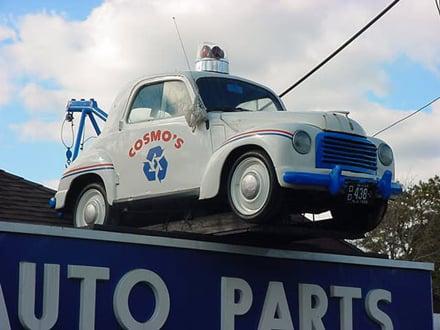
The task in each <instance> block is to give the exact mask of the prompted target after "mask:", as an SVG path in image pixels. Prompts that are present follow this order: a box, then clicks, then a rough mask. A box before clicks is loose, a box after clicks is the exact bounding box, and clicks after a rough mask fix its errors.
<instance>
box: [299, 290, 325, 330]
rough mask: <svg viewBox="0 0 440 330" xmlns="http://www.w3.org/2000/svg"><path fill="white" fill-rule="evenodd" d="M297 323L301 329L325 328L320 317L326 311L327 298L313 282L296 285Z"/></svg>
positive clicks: (315, 329)
mask: <svg viewBox="0 0 440 330" xmlns="http://www.w3.org/2000/svg"><path fill="white" fill-rule="evenodd" d="M298 302H299V325H300V329H301V330H325V326H324V324H323V322H322V318H323V317H324V315H325V313H326V312H327V307H328V298H327V294H326V293H325V291H324V289H323V288H321V287H320V286H319V285H315V284H303V283H300V284H299V285H298Z"/></svg>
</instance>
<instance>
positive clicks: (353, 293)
mask: <svg viewBox="0 0 440 330" xmlns="http://www.w3.org/2000/svg"><path fill="white" fill-rule="evenodd" d="M330 296H331V297H336V298H341V299H340V302H339V313H340V317H339V319H340V320H341V330H353V299H360V298H362V290H361V289H360V288H353V287H347V286H336V285H332V286H330Z"/></svg>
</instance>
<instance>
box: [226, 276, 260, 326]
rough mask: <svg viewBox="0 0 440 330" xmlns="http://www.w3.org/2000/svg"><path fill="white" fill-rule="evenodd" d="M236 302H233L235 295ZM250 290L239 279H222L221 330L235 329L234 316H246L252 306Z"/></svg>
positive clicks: (245, 283)
mask: <svg viewBox="0 0 440 330" xmlns="http://www.w3.org/2000/svg"><path fill="white" fill-rule="evenodd" d="M236 292H237V293H238V295H239V298H238V301H237V302H235V293H236ZM252 299H253V296H252V289H251V287H250V286H249V284H248V282H246V281H245V280H243V279H241V278H234V277H222V287H221V325H220V329H222V330H234V329H235V315H243V314H246V313H247V312H248V311H249V309H250V308H251V305H252Z"/></svg>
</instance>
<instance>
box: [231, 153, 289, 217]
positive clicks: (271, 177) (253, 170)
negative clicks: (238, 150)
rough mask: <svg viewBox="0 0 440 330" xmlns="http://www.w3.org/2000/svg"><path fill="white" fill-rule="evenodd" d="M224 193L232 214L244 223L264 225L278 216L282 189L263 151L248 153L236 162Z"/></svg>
mask: <svg viewBox="0 0 440 330" xmlns="http://www.w3.org/2000/svg"><path fill="white" fill-rule="evenodd" d="M227 194H228V200H229V205H230V206H231V209H232V211H234V213H235V214H237V215H238V216H239V217H240V218H241V219H243V220H245V221H248V222H254V223H256V222H265V221H269V220H271V218H274V217H276V216H277V215H279V211H280V206H281V204H282V201H281V189H280V187H279V185H278V181H277V178H276V175H275V170H274V168H273V165H272V162H271V161H270V159H269V157H268V156H267V155H266V154H265V153H264V152H262V151H249V152H246V153H245V154H243V155H241V156H240V157H238V158H237V159H236V160H235V162H234V164H233V165H232V168H231V170H230V172H229V176H228V185H227Z"/></svg>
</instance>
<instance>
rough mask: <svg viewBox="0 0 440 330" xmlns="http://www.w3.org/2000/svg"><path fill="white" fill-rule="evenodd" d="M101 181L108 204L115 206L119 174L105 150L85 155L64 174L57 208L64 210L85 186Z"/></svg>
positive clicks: (57, 198)
mask: <svg viewBox="0 0 440 330" xmlns="http://www.w3.org/2000/svg"><path fill="white" fill-rule="evenodd" d="M99 181H101V182H102V183H103V185H104V188H105V191H106V194H107V202H108V203H109V205H113V203H114V200H115V198H116V183H117V173H116V171H115V169H114V165H113V161H112V160H111V157H110V156H109V155H108V153H107V152H105V151H103V150H94V153H93V154H86V153H83V154H82V155H81V156H80V157H79V158H78V159H77V160H76V161H75V162H73V163H72V165H71V166H69V167H68V168H67V170H66V171H65V172H64V174H63V177H62V178H61V180H60V183H59V186H58V191H57V193H56V195H55V198H56V206H55V208H56V209H62V208H64V207H65V206H66V204H68V203H69V202H72V201H73V200H74V199H75V198H76V196H73V195H76V194H78V193H79V191H80V190H81V189H82V188H83V187H84V186H85V185H87V184H89V183H92V182H99ZM78 185H79V186H78ZM78 190H79V191H78ZM72 194H73V195H72ZM67 206H70V205H67Z"/></svg>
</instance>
